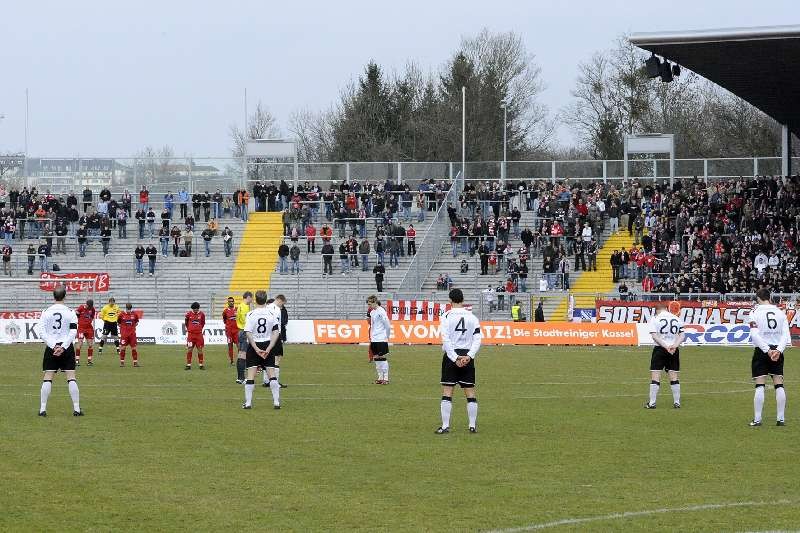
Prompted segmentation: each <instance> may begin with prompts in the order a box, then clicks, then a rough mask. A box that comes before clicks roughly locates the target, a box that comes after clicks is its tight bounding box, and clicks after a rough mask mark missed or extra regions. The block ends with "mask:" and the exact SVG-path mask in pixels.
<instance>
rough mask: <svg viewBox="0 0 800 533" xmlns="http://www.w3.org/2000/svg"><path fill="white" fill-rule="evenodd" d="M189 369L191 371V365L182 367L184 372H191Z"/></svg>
mask: <svg viewBox="0 0 800 533" xmlns="http://www.w3.org/2000/svg"><path fill="white" fill-rule="evenodd" d="M191 369H192V365H186V367H184V370H191Z"/></svg>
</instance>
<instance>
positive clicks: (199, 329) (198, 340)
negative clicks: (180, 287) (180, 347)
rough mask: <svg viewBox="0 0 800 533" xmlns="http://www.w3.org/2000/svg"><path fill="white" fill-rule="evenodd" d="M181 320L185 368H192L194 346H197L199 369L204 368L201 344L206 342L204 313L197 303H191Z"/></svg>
mask: <svg viewBox="0 0 800 533" xmlns="http://www.w3.org/2000/svg"><path fill="white" fill-rule="evenodd" d="M183 322H184V324H185V325H186V348H187V351H186V370H191V369H192V351H193V350H194V349H195V348H197V362H198V363H199V365H200V370H205V366H203V363H204V360H203V346H205V344H206V343H205V340H204V339H203V327H204V326H205V325H206V315H205V313H203V312H202V311H201V310H200V304H199V303H197V302H193V303H192V310H191V311H189V312H188V313H186V317H185V318H184V321H183Z"/></svg>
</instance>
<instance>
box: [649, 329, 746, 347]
mask: <svg viewBox="0 0 800 533" xmlns="http://www.w3.org/2000/svg"><path fill="white" fill-rule="evenodd" d="M636 330H637V333H638V334H639V344H640V345H649V346H652V345H654V344H655V342H654V341H653V336H652V335H650V326H649V325H648V324H641V323H640V324H636ZM684 332H685V333H686V340H685V341H684V345H686V346H752V344H751V343H750V326H749V325H747V324H686V326H685V327H684Z"/></svg>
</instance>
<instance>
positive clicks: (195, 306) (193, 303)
mask: <svg viewBox="0 0 800 533" xmlns="http://www.w3.org/2000/svg"><path fill="white" fill-rule="evenodd" d="M190 307H191V308H192V309H194V310H195V311H197V310H198V309H200V304H199V303H197V302H192V305H191V306H190Z"/></svg>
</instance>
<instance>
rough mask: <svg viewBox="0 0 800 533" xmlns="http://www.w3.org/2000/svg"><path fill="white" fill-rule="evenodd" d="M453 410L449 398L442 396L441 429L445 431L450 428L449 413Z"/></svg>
mask: <svg viewBox="0 0 800 533" xmlns="http://www.w3.org/2000/svg"><path fill="white" fill-rule="evenodd" d="M452 409H453V402H452V400H451V399H450V398H447V397H446V396H442V405H441V411H442V427H443V428H445V429H447V428H449V427H450V411H452Z"/></svg>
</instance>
